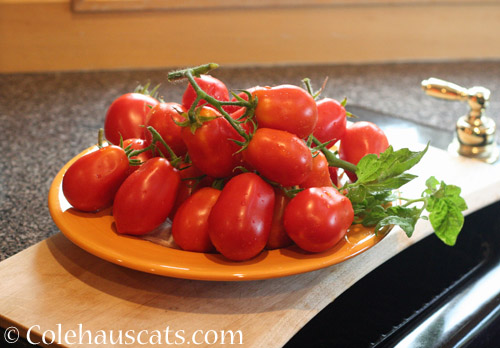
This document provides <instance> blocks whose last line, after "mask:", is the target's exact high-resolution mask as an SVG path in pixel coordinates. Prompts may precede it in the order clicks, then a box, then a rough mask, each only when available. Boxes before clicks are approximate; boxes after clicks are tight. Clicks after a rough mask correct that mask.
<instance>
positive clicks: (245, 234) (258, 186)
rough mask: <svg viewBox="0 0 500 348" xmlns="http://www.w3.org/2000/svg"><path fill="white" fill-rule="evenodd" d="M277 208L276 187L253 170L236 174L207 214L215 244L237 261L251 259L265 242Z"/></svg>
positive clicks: (223, 253)
mask: <svg viewBox="0 0 500 348" xmlns="http://www.w3.org/2000/svg"><path fill="white" fill-rule="evenodd" d="M273 210H274V190H273V188H272V187H271V185H269V184H268V183H266V182H265V181H264V180H263V179H262V178H260V177H259V176H258V175H256V174H254V173H244V174H240V175H237V176H235V177H233V178H232V179H231V180H229V181H228V183H227V184H226V186H224V188H223V189H222V193H221V195H220V196H219V199H218V200H217V202H216V203H215V205H214V206H213V208H212V211H211V213H210V216H209V218H208V228H209V235H210V239H211V241H212V243H213V244H214V246H215V248H216V249H217V250H218V251H219V252H220V253H221V254H222V255H224V256H225V257H227V258H228V259H230V260H234V261H242V260H248V259H251V258H252V257H254V256H256V255H257V254H259V253H260V252H261V251H262V249H264V247H265V246H266V243H267V240H268V238H269V232H270V229H271V223H272V219H273Z"/></svg>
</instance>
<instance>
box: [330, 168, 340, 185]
mask: <svg viewBox="0 0 500 348" xmlns="http://www.w3.org/2000/svg"><path fill="white" fill-rule="evenodd" d="M328 172H329V173H330V179H331V180H332V183H333V184H334V185H335V186H337V187H339V173H338V168H336V167H328Z"/></svg>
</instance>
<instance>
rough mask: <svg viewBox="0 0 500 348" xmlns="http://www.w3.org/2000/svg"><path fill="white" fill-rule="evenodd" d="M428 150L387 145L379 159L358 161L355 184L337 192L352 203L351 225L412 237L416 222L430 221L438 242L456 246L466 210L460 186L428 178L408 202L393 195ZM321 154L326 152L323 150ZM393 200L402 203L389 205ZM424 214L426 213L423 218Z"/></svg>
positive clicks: (373, 156) (372, 156)
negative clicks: (396, 230) (396, 229)
mask: <svg viewBox="0 0 500 348" xmlns="http://www.w3.org/2000/svg"><path fill="white" fill-rule="evenodd" d="M428 147H429V145H427V146H426V147H425V149H424V150H422V151H419V152H412V151H410V150H408V149H400V150H397V151H394V149H393V148H392V146H389V148H388V149H387V150H386V151H384V152H383V153H382V154H380V156H379V157H378V156H376V155H373V154H370V155H366V156H365V157H363V158H362V159H361V160H360V161H359V163H358V165H357V166H356V170H355V173H356V176H357V178H358V179H357V181H356V182H354V183H348V184H346V185H344V186H343V187H342V188H341V189H340V191H341V192H344V194H345V195H346V196H347V197H348V198H349V199H350V200H351V202H352V205H353V209H354V214H355V218H354V223H358V224H362V225H364V226H370V227H373V226H374V227H375V231H376V232H379V231H381V230H383V229H384V228H386V227H387V226H391V225H397V226H399V227H400V228H401V229H402V230H403V231H405V233H406V235H407V236H408V237H411V236H412V234H413V232H414V230H415V225H416V223H417V221H418V220H419V219H429V220H430V222H431V225H432V227H433V229H434V232H435V234H436V235H437V237H438V238H439V239H441V240H442V241H443V242H444V243H445V244H447V245H454V244H455V242H456V239H457V236H458V234H459V233H460V230H461V229H462V226H463V223H464V216H463V213H462V212H463V211H464V210H466V209H467V204H466V203H465V200H464V199H463V198H462V197H461V196H460V192H461V190H460V188H459V187H457V186H454V185H447V184H445V183H444V182H443V181H441V182H439V181H438V180H437V179H436V178H434V177H431V178H429V179H428V180H427V182H426V187H427V188H426V189H425V190H424V191H423V192H422V195H421V197H419V198H416V199H409V198H404V197H397V196H396V195H395V190H398V189H399V188H401V187H402V186H403V185H405V184H407V183H409V182H410V181H412V180H413V179H415V178H416V177H417V176H416V175H413V174H409V173H408V172H407V171H408V170H410V169H411V168H413V166H415V165H416V164H417V163H418V162H420V160H421V158H422V157H423V156H424V154H425V153H426V152H427V149H428ZM322 151H323V152H325V151H329V150H328V149H325V148H323V149H322ZM329 152H330V154H332V153H331V151H329ZM336 163H337V165H338V162H336ZM349 169H352V167H349V168H348V170H349ZM396 200H399V201H401V202H402V203H401V204H399V205H394V204H392V202H394V201H396ZM425 212H427V213H429V214H428V215H424V214H425Z"/></svg>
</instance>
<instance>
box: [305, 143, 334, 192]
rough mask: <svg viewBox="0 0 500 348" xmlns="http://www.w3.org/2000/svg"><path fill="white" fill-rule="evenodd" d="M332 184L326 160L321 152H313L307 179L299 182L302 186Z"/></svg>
mask: <svg viewBox="0 0 500 348" xmlns="http://www.w3.org/2000/svg"><path fill="white" fill-rule="evenodd" d="M322 186H332V180H331V178H330V171H329V170H328V161H327V160H326V157H325V155H324V154H323V152H321V151H318V152H316V153H314V155H313V159H312V170H311V173H310V174H309V175H308V176H307V179H306V180H305V181H303V182H302V183H301V184H300V187H302V188H308V187H322Z"/></svg>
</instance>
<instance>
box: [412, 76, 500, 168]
mask: <svg viewBox="0 0 500 348" xmlns="http://www.w3.org/2000/svg"><path fill="white" fill-rule="evenodd" d="M421 85H422V89H423V90H424V92H425V93H426V94H427V95H430V96H432V97H435V98H440V99H447V100H458V101H467V103H468V104H469V107H470V111H469V113H468V114H467V115H465V116H462V117H460V118H459V119H458V121H457V124H456V134H455V140H454V141H453V143H452V144H450V147H449V149H450V151H453V152H458V153H459V154H460V155H463V156H467V157H474V158H477V159H480V160H482V161H485V162H488V163H493V162H495V161H496V160H497V159H498V157H499V149H498V146H497V144H496V141H495V132H496V125H495V122H494V121H493V119H491V118H489V117H487V116H486V115H485V108H486V106H487V105H488V101H489V99H490V94H491V93H490V90H489V89H487V88H484V87H480V86H475V87H472V88H465V87H462V86H459V85H457V84H454V83H452V82H448V81H444V80H441V79H437V78H435V77H431V78H429V79H427V80H423V81H422V84H421Z"/></svg>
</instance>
